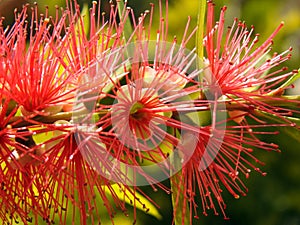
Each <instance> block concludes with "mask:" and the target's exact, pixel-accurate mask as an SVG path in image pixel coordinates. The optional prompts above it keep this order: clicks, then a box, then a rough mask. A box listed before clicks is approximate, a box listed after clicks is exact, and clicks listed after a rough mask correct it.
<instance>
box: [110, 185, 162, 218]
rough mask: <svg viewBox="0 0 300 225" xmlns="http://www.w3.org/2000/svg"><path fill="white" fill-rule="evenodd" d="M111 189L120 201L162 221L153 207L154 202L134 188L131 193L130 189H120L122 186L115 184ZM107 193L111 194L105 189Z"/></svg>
mask: <svg viewBox="0 0 300 225" xmlns="http://www.w3.org/2000/svg"><path fill="white" fill-rule="evenodd" d="M111 187H112V189H113V190H114V192H115V193H116V194H117V196H118V198H119V199H120V200H122V201H123V200H124V201H125V202H126V203H127V204H129V205H131V206H134V207H136V208H137V209H138V210H141V211H144V212H147V213H148V214H149V215H151V216H153V217H155V218H156V219H158V220H161V219H162V215H161V214H160V213H159V211H158V209H157V208H156V207H155V205H153V204H152V202H150V201H149V200H148V199H147V198H146V197H144V196H143V195H142V194H140V193H138V192H137V191H135V190H133V189H132V188H131V189H130V191H129V190H127V189H128V187H126V188H127V189H125V188H122V186H121V187H120V184H113V185H111ZM105 192H106V194H108V195H110V194H111V191H110V190H109V189H108V188H105ZM135 199H139V201H135ZM145 206H146V208H145Z"/></svg>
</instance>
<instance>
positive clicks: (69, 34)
mask: <svg viewBox="0 0 300 225" xmlns="http://www.w3.org/2000/svg"><path fill="white" fill-rule="evenodd" d="M158 5H159V12H160V13H159V23H158V25H157V26H155V24H154V22H153V21H155V20H154V17H155V16H156V15H158V14H155V9H154V8H155V6H154V5H151V6H150V10H147V11H145V13H143V14H142V15H141V16H140V17H139V18H135V17H134V13H133V11H132V9H130V8H128V7H126V5H124V4H123V3H122V2H120V1H119V2H117V5H116V6H115V5H113V4H112V3H111V8H110V12H109V13H108V15H105V14H104V13H102V12H101V8H100V4H99V3H97V2H93V6H92V8H91V9H90V11H86V12H85V15H83V14H84V13H83V12H82V10H81V9H80V8H79V6H78V5H77V3H76V2H73V1H67V8H66V9H63V10H61V9H59V8H57V13H56V16H55V17H51V16H49V15H48V11H47V9H46V13H44V14H43V15H39V12H38V8H37V6H34V7H29V5H26V6H24V7H23V9H22V11H21V12H17V11H16V12H15V22H14V24H13V25H12V26H11V27H7V28H6V27H4V26H1V29H0V45H1V55H0V60H1V64H0V69H1V72H0V76H1V77H0V82H1V84H0V95H1V114H0V115H1V120H0V124H1V132H0V146H1V151H0V163H1V172H0V182H1V188H0V193H1V200H0V207H1V211H0V212H1V213H0V218H1V220H2V223H7V224H14V223H19V222H22V223H24V224H29V223H34V224H41V223H45V224H52V223H57V224H69V223H70V224H100V222H101V219H102V218H101V215H102V216H103V214H101V211H102V209H103V208H104V209H105V210H106V212H107V213H106V214H107V215H108V217H110V219H111V222H112V223H113V221H114V215H115V214H116V212H117V211H118V210H121V211H123V212H124V216H126V215H127V210H128V205H131V206H132V207H133V215H134V216H133V217H134V218H133V221H132V223H135V222H136V213H137V210H141V211H148V210H149V207H151V209H153V208H155V207H159V205H158V204H157V203H155V202H154V201H153V200H152V198H151V195H147V194H145V193H144V192H143V187H142V186H146V185H149V186H151V187H152V189H153V191H155V190H157V189H162V190H163V191H164V192H165V193H166V195H170V196H171V199H172V205H173V223H174V224H176V225H179V224H182V225H184V224H192V222H193V220H194V219H193V218H198V217H199V214H202V213H203V214H204V215H207V214H208V211H209V210H212V211H213V212H214V213H215V214H219V213H221V214H223V215H224V217H225V218H227V216H226V214H225V208H226V205H225V202H224V200H223V197H222V192H223V191H226V190H227V191H228V192H229V193H230V194H232V196H233V197H234V198H239V197H240V196H243V195H246V193H247V188H246V186H245V184H244V182H245V178H248V177H249V176H250V174H251V171H256V172H259V173H261V174H262V175H265V172H262V171H261V169H260V168H259V166H260V165H261V164H263V162H261V161H259V159H257V158H256V155H255V152H256V151H257V150H262V151H265V152H266V154H267V152H268V151H279V147H280V146H278V145H276V144H274V143H268V142H266V141H265V140H266V139H265V138H263V137H264V136H265V135H276V134H278V131H277V130H276V128H277V127H287V128H288V129H294V130H295V131H296V130H297V129H298V128H299V127H298V126H299V122H298V120H297V119H295V118H294V117H297V116H298V113H299V110H298V108H297V106H299V104H300V102H299V99H298V98H297V97H295V96H286V95H283V94H284V91H285V89H287V88H289V87H290V86H291V85H292V83H293V82H294V80H296V78H297V77H298V73H297V71H289V70H287V69H286V68H285V67H283V66H281V64H282V63H283V62H285V61H286V60H288V59H289V58H290V51H291V49H288V50H287V51H285V52H283V53H280V54H277V53H272V52H271V45H272V44H273V38H274V37H275V35H276V34H277V32H278V31H279V30H280V28H281V27H282V26H283V24H280V25H279V26H278V28H277V29H276V30H275V31H274V33H272V34H271V35H270V37H269V38H267V40H265V41H264V42H262V44H260V45H259V44H258V43H259V41H258V36H257V35H254V29H253V28H250V29H248V28H247V26H246V24H245V23H243V22H240V21H238V20H234V21H233V24H232V26H230V27H229V28H227V27H225V19H224V15H225V11H226V7H223V8H222V9H221V13H220V17H219V20H218V21H217V22H216V21H215V20H214V17H215V14H214V5H213V3H212V2H207V3H206V2H205V1H200V2H199V5H200V6H199V18H198V25H197V27H195V28H190V25H189V24H190V19H189V20H188V23H187V25H186V27H185V28H183V31H182V32H183V38H182V39H181V40H177V38H174V39H173V40H168V38H167V37H168V7H166V9H167V10H166V12H165V13H163V7H162V2H161V1H159V4H158ZM166 6H168V2H167V1H166ZM206 9H207V10H206ZM205 11H207V12H206V14H207V19H206V20H204V14H205ZM28 14H29V15H30V20H27V19H28ZM2 23H3V21H1V24H2ZM204 27H206V28H205V29H206V32H204V30H205V29H204ZM153 28H155V29H156V37H155V38H154V39H153V40H152V37H153V35H152V34H151V32H152V31H153ZM195 37H196V39H197V41H196V42H197V44H196V45H195V48H193V49H188V48H187V44H188V43H189V42H191V40H194V39H195ZM269 128H273V129H269ZM165 180H169V184H170V185H166V186H165V185H163V184H162V181H165ZM164 184H166V182H164ZM150 213H151V211H150Z"/></svg>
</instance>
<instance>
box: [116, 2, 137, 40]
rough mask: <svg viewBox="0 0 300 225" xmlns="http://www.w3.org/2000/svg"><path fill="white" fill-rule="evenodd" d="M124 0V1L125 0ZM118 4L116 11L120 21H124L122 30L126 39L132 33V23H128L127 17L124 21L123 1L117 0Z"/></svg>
mask: <svg viewBox="0 0 300 225" xmlns="http://www.w3.org/2000/svg"><path fill="white" fill-rule="evenodd" d="M125 2H126V1H125ZM117 4H118V13H119V17H120V18H121V19H120V20H121V21H122V22H124V30H123V35H124V38H125V40H126V41H128V40H129V38H130V37H131V35H132V33H133V29H132V25H131V23H130V20H129V19H126V20H125V21H124V18H123V17H124V12H125V11H124V10H126V9H125V4H124V2H123V0H120V1H117Z"/></svg>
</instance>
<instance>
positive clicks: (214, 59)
mask: <svg viewBox="0 0 300 225" xmlns="http://www.w3.org/2000/svg"><path fill="white" fill-rule="evenodd" d="M225 11H226V7H223V8H222V9H221V13H220V19H219V21H218V22H216V24H214V23H215V20H214V4H213V3H212V2H211V1H210V2H208V10H207V35H206V37H205V38H204V41H203V44H204V47H205V50H206V53H207V58H206V59H204V66H205V69H204V75H203V82H204V83H203V86H204V87H206V88H207V89H205V90H204V92H205V94H206V95H207V96H208V97H210V96H212V97H213V98H214V97H220V96H222V98H223V99H224V100H228V102H230V103H232V104H237V105H239V106H240V107H242V108H243V107H244V109H245V111H253V109H259V110H261V111H263V112H266V113H271V114H273V115H276V116H278V117H280V118H282V119H284V117H283V116H286V115H291V114H292V112H291V110H289V109H285V108H283V107H280V106H279V105H280V104H279V105H278V106H276V107H273V106H272V105H268V103H265V102H266V101H272V102H278V101H279V102H280V101H282V99H281V98H280V96H281V95H282V94H283V93H284V89H281V88H276V87H278V86H279V85H280V84H282V83H283V82H284V81H286V80H287V79H288V78H289V77H291V76H292V75H293V74H295V73H297V71H292V72H285V71H286V70H287V68H286V67H282V68H278V67H279V66H280V65H282V63H283V62H285V61H287V60H289V58H290V57H291V54H290V52H291V50H292V48H290V49H288V50H287V51H284V52H282V53H280V54H278V53H274V54H273V55H271V50H272V49H271V46H272V44H273V38H274V37H275V36H276V34H277V33H278V32H279V30H280V29H281V28H282V27H283V23H281V24H280V25H279V26H278V27H277V28H276V29H275V31H274V32H273V33H272V34H271V35H270V36H269V38H268V39H267V40H266V41H265V42H263V43H262V44H260V45H259V46H258V44H259V40H258V39H259V35H254V27H251V29H250V30H249V29H248V28H247V26H246V24H245V23H244V22H241V21H238V20H237V19H236V20H234V22H233V24H232V25H231V26H230V27H228V28H227V30H226V28H225V27H224V26H225V18H224V16H225ZM253 36H254V38H253ZM214 87H217V89H218V90H215V88H214ZM217 92H219V93H217ZM262 96H263V98H264V101H262V98H261V97H262ZM278 96H279V97H278ZM291 102H292V101H291ZM238 113H239V112H238V111H236V112H229V115H230V116H231V115H234V117H235V118H236V120H238V118H240V119H242V118H243V116H244V115H242V114H243V113H241V116H240V117H238V116H237V115H238ZM284 120H285V119H284ZM287 122H288V121H287Z"/></svg>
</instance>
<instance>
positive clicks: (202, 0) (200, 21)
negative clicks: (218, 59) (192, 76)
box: [196, 0, 206, 81]
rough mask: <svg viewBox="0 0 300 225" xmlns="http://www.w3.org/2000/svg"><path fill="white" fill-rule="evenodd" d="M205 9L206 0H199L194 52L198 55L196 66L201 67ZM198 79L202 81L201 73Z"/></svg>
mask: <svg viewBox="0 0 300 225" xmlns="http://www.w3.org/2000/svg"><path fill="white" fill-rule="evenodd" d="M205 10H206V0H199V3H198V17H197V33H196V52H197V55H198V59H199V62H198V66H199V68H203V61H202V60H203V55H204V53H203V52H204V50H203V35H204V24H205ZM199 81H202V74H200V75H199Z"/></svg>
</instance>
